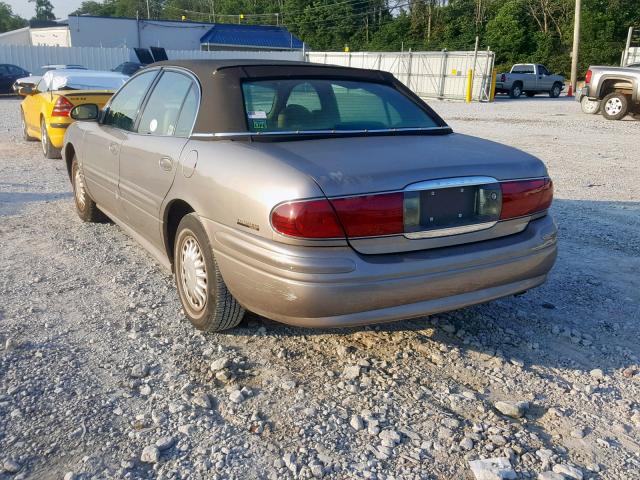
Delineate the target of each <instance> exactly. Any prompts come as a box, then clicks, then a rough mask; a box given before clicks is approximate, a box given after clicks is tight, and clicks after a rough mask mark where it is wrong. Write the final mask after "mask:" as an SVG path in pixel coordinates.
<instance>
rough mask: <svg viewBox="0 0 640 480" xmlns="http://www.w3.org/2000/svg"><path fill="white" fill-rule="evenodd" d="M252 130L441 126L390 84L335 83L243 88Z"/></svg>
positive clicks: (265, 83)
mask: <svg viewBox="0 0 640 480" xmlns="http://www.w3.org/2000/svg"><path fill="white" fill-rule="evenodd" d="M242 90H243V94H244V107H245V114H246V116H247V124H248V125H249V130H250V131H251V132H297V131H300V132H305V131H327V130H337V131H347V130H387V129H396V128H431V127H437V126H438V125H437V123H436V122H435V120H434V119H432V118H431V117H430V116H429V115H428V114H427V112H425V111H424V110H423V109H422V108H420V107H419V106H418V105H417V104H416V103H414V102H413V101H412V100H411V99H409V98H407V97H406V96H405V95H403V94H402V93H401V92H399V91H398V90H396V89H394V88H393V87H391V86H389V85H384V84H379V83H372V82H360V81H351V80H350V81H343V80H330V79H320V80H315V79H312V80H310V79H282V80H261V81H247V82H244V83H243V84H242Z"/></svg>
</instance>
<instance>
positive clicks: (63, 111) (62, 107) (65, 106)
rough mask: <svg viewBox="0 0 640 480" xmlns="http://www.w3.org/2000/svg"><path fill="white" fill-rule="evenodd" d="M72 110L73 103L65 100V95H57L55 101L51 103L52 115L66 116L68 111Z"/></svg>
mask: <svg viewBox="0 0 640 480" xmlns="http://www.w3.org/2000/svg"><path fill="white" fill-rule="evenodd" d="M71 110H73V103H71V102H70V101H69V100H67V99H66V98H65V97H58V99H57V100H56V103H55V104H54V105H53V111H52V112H51V116H52V117H68V116H69V112H71Z"/></svg>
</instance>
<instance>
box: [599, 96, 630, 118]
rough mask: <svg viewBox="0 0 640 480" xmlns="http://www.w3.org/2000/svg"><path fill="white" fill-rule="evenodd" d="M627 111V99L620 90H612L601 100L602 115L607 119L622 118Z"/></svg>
mask: <svg viewBox="0 0 640 480" xmlns="http://www.w3.org/2000/svg"><path fill="white" fill-rule="evenodd" d="M627 113H629V100H628V99H627V96H626V95H624V94H623V93H620V92H613V93H610V94H609V95H607V96H606V97H604V99H603V100H602V115H603V116H604V118H606V119H607V120H622V119H623V118H624V117H625V116H626V115H627Z"/></svg>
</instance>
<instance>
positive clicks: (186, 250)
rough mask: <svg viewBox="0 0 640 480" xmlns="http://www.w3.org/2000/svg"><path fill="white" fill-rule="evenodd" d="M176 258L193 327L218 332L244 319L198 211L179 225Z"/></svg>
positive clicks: (181, 294) (177, 276)
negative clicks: (223, 276) (214, 254)
mask: <svg viewBox="0 0 640 480" xmlns="http://www.w3.org/2000/svg"><path fill="white" fill-rule="evenodd" d="M173 258H174V259H175V260H174V262H175V263H174V270H175V279H176V286H177V288H178V296H179V297H180V302H181V303H182V307H183V310H184V313H185V315H186V317H187V318H188V319H189V320H190V321H191V323H192V324H193V326H194V327H196V328H197V329H198V330H204V331H208V332H219V331H221V330H227V329H229V328H233V327H235V326H236V325H238V324H239V323H240V322H241V321H242V317H243V316H244V309H243V308H242V307H241V306H240V304H239V303H238V302H237V301H236V299H235V298H233V295H231V293H230V292H229V290H228V289H227V286H226V285H225V283H224V280H223V279H222V275H221V274H220V270H219V268H218V263H217V262H216V259H215V257H214V256H213V250H212V249H211V244H210V243H209V237H208V236H207V233H206V232H205V230H204V228H203V227H202V224H201V223H200V221H199V220H198V216H197V215H196V214H195V213H190V214H188V215H185V216H184V217H183V218H182V220H181V221H180V224H179V225H178V231H177V233H176V244H175V247H174V255H173Z"/></svg>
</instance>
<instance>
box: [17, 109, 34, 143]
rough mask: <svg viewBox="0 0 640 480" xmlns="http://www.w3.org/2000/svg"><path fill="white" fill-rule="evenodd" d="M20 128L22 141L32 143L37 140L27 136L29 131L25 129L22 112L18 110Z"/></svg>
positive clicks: (25, 124)
mask: <svg viewBox="0 0 640 480" xmlns="http://www.w3.org/2000/svg"><path fill="white" fill-rule="evenodd" d="M20 126H21V127H22V139H23V140H26V141H27V142H33V141H34V140H37V138H33V137H32V136H31V135H29V129H28V128H27V120H26V119H25V118H24V111H23V110H22V109H21V110H20Z"/></svg>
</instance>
